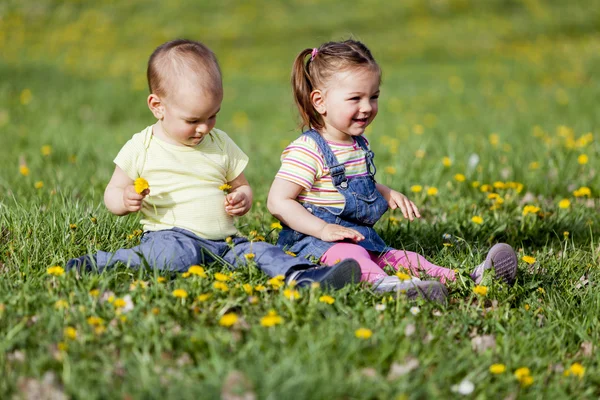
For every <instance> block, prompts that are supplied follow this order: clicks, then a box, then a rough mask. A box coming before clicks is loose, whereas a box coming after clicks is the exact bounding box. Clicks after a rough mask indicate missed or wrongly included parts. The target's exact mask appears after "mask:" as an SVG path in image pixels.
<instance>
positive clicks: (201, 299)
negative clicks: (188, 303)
mask: <svg viewBox="0 0 600 400" xmlns="http://www.w3.org/2000/svg"><path fill="white" fill-rule="evenodd" d="M211 296H212V294H211V293H202V294H200V295H198V297H196V300H198V301H199V302H200V303H204V302H205V301H206V300H208V299H210V297H211Z"/></svg>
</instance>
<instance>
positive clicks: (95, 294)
mask: <svg viewBox="0 0 600 400" xmlns="http://www.w3.org/2000/svg"><path fill="white" fill-rule="evenodd" d="M89 294H90V296H92V297H98V296H100V290H98V289H92V290H90V291H89Z"/></svg>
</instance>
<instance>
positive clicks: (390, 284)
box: [373, 275, 448, 304]
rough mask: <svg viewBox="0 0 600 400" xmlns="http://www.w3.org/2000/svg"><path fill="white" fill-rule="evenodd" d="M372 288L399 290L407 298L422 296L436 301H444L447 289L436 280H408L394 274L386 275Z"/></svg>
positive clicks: (378, 290) (382, 290)
mask: <svg viewBox="0 0 600 400" xmlns="http://www.w3.org/2000/svg"><path fill="white" fill-rule="evenodd" d="M373 290H374V291H375V292H377V293H383V292H396V293H398V292H400V293H403V294H405V295H406V297H407V298H408V299H409V300H415V299H417V298H423V299H425V300H429V301H435V302H438V303H443V304H445V303H446V298H447V297H448V289H446V287H445V286H444V285H442V284H441V283H440V282H438V281H422V280H420V279H419V278H413V279H411V280H409V281H401V280H400V278H398V277H397V276H395V275H391V276H386V277H384V278H382V279H380V280H379V281H377V282H375V283H374V284H373Z"/></svg>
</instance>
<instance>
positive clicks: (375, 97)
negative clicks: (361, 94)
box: [371, 94, 379, 100]
mask: <svg viewBox="0 0 600 400" xmlns="http://www.w3.org/2000/svg"><path fill="white" fill-rule="evenodd" d="M378 98H379V95H378V94H377V95H375V96H373V97H371V100H377V99H378Z"/></svg>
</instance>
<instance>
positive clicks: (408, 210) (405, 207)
mask: <svg viewBox="0 0 600 400" xmlns="http://www.w3.org/2000/svg"><path fill="white" fill-rule="evenodd" d="M389 196H390V197H389V199H388V205H389V206H390V208H391V209H392V210H395V209H396V208H400V211H402V215H404V218H408V219H409V220H411V221H412V220H414V219H415V218H421V214H420V213H419V209H418V208H417V206H415V203H413V202H412V201H410V200H409V199H408V197H406V196H405V195H403V194H402V193H400V192H396V191H395V190H390V195H389Z"/></svg>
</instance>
